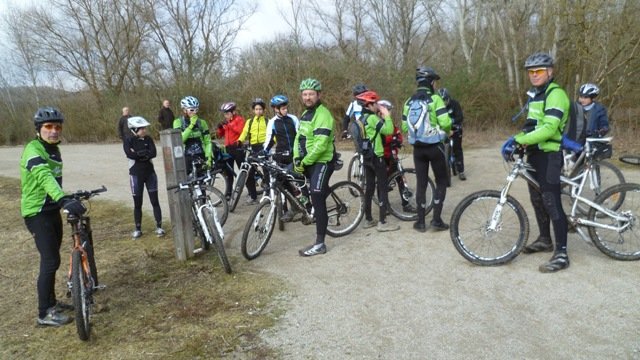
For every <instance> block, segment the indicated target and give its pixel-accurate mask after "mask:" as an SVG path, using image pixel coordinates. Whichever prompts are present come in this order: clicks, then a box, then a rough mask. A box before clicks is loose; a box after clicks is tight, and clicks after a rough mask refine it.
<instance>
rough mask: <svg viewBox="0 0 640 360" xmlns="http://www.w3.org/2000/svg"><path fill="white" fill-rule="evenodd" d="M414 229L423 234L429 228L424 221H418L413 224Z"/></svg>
mask: <svg viewBox="0 0 640 360" xmlns="http://www.w3.org/2000/svg"><path fill="white" fill-rule="evenodd" d="M413 229H414V230H416V231H418V232H421V233H423V232H426V231H427V226H426V225H425V224H424V221H416V222H414V223H413Z"/></svg>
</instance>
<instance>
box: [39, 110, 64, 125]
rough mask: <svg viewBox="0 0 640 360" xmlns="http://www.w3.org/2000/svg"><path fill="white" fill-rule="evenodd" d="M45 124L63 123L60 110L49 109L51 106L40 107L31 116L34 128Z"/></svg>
mask: <svg viewBox="0 0 640 360" xmlns="http://www.w3.org/2000/svg"><path fill="white" fill-rule="evenodd" d="M47 122H59V123H63V122H64V116H62V113H61V112H60V110H58V109H56V108H54V107H51V106H45V107H41V108H40V109H38V111H36V113H35V114H34V115H33V123H34V124H35V125H36V126H40V125H42V124H44V123H47Z"/></svg>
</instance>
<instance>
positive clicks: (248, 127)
mask: <svg viewBox="0 0 640 360" xmlns="http://www.w3.org/2000/svg"><path fill="white" fill-rule="evenodd" d="M247 136H249V144H251V145H262V144H264V139H265V138H266V137H267V119H265V118H264V116H260V117H257V116H254V117H252V118H251V119H249V120H247V121H246V122H245V123H244V128H243V129H242V133H241V134H240V137H239V138H238V140H240V141H242V142H245V141H246V140H247Z"/></svg>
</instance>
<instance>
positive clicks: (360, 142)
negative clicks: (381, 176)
mask: <svg viewBox="0 0 640 360" xmlns="http://www.w3.org/2000/svg"><path fill="white" fill-rule="evenodd" d="M368 117H369V116H368V115H363V116H362V117H360V119H357V120H356V119H354V120H353V121H352V122H351V123H350V124H349V133H350V134H351V138H352V139H353V143H354V144H355V146H356V151H357V152H358V154H360V155H362V158H363V159H364V160H365V161H371V160H373V158H374V157H375V153H374V152H373V149H374V143H373V141H374V140H375V138H376V136H378V132H379V131H380V129H381V128H382V124H379V125H378V126H376V133H375V134H374V135H373V138H372V139H369V138H368V137H367V133H366V131H365V126H366V124H367V118H368Z"/></svg>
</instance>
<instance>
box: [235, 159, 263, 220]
mask: <svg viewBox="0 0 640 360" xmlns="http://www.w3.org/2000/svg"><path fill="white" fill-rule="evenodd" d="M244 151H245V156H244V161H243V162H242V164H240V170H239V172H238V176H237V178H236V183H235V185H234V187H233V191H232V192H231V199H230V200H229V211H231V212H233V211H234V210H235V209H236V206H237V205H238V201H240V197H241V196H242V190H243V189H244V187H245V185H246V183H247V177H248V176H249V170H251V168H253V170H254V176H255V177H256V193H260V192H258V191H257V189H258V188H259V187H260V188H264V187H265V185H266V184H264V182H263V181H264V175H263V174H262V171H261V170H260V167H259V166H258V165H259V164H258V163H256V162H251V161H249V158H250V157H251V148H249V147H245V148H244Z"/></svg>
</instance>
